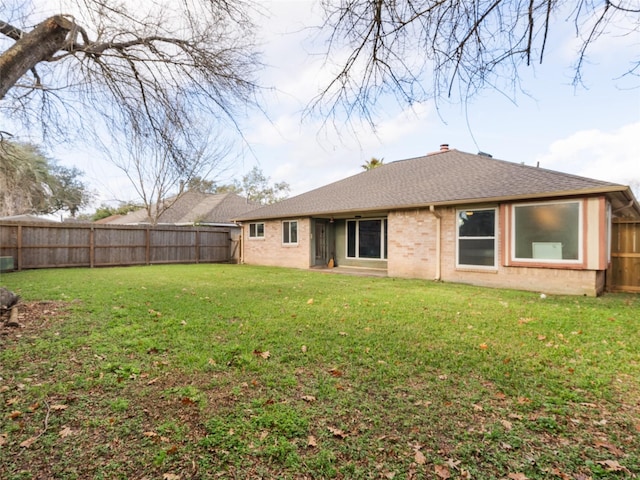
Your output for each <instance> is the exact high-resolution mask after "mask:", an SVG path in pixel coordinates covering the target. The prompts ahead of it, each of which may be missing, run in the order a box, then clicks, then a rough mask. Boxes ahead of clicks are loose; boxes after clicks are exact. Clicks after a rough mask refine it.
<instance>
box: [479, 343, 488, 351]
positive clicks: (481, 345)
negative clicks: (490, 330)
mask: <svg viewBox="0 0 640 480" xmlns="http://www.w3.org/2000/svg"><path fill="white" fill-rule="evenodd" d="M479 347H480V349H481V350H486V349H487V348H489V345H487V344H486V343H481V344H480V345H479Z"/></svg>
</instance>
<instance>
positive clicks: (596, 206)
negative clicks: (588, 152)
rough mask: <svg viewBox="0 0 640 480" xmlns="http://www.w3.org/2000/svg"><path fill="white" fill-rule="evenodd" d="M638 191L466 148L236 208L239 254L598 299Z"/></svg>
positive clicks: (254, 260)
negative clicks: (616, 229) (622, 220)
mask: <svg viewBox="0 0 640 480" xmlns="http://www.w3.org/2000/svg"><path fill="white" fill-rule="evenodd" d="M614 217H626V218H640V205H639V204H638V202H637V200H636V199H635V197H634V196H633V193H632V192H631V190H630V189H629V187H627V186H624V185H618V184H614V183H609V182H604V181H600V180H593V179H589V178H583V177H578V176H575V175H569V174H565V173H560V172H555V171H551V170H546V169H542V168H536V167H530V166H526V165H522V164H517V163H511V162H506V161H502V160H497V159H494V158H491V157H490V156H488V155H486V154H478V155H474V154H469V153H464V152H461V151H458V150H453V149H449V148H448V146H447V145H443V146H441V149H440V151H439V152H436V153H433V154H430V155H426V156H423V157H418V158H413V159H409V160H401V161H396V162H392V163H388V164H384V165H382V166H380V167H378V168H374V169H371V170H369V171H365V172H362V173H360V174H358V175H354V176H352V177H349V178H346V179H344V180H340V181H338V182H335V183H331V184H329V185H326V186H324V187H320V188H318V189H315V190H312V191H310V192H307V193H305V194H302V195H298V196H296V197H292V198H289V199H287V200H284V201H282V202H279V203H276V204H273V205H268V206H266V207H263V208H259V209H256V210H252V211H250V212H248V213H246V214H243V215H241V216H238V217H237V218H236V220H238V221H240V222H242V226H243V238H244V241H243V251H242V261H243V262H244V263H248V264H256V265H280V266H286V267H294V268H310V267H314V266H325V267H326V266H328V265H340V266H343V267H346V266H350V267H359V268H362V269H375V271H378V272H380V271H382V272H386V274H387V275H389V276H392V277H405V278H423V279H433V280H442V281H448V282H460V283H469V284H475V285H483V286H493V287H506V288H515V289H524V290H532V291H542V292H550V293H557V294H579V295H597V294H599V293H601V292H602V291H603V290H604V287H605V282H606V270H607V267H608V265H609V263H610V260H611V259H610V252H611V247H610V238H611V237H610V235H611V224H612V219H613V218H614Z"/></svg>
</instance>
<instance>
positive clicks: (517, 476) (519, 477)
mask: <svg viewBox="0 0 640 480" xmlns="http://www.w3.org/2000/svg"><path fill="white" fill-rule="evenodd" d="M507 478H510V479H511V480H529V479H528V478H527V476H526V475H525V474H524V473H520V472H518V473H510V474H509V475H507Z"/></svg>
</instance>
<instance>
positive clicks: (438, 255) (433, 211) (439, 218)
mask: <svg viewBox="0 0 640 480" xmlns="http://www.w3.org/2000/svg"><path fill="white" fill-rule="evenodd" d="M429 211H430V212H431V214H432V215H433V216H434V217H435V219H436V275H435V278H434V280H436V281H438V280H440V277H441V274H440V262H441V256H442V253H441V251H440V244H441V240H440V226H441V223H442V216H441V215H440V213H438V212H436V207H434V206H433V205H429Z"/></svg>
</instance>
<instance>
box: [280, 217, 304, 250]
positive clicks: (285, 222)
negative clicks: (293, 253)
mask: <svg viewBox="0 0 640 480" xmlns="http://www.w3.org/2000/svg"><path fill="white" fill-rule="evenodd" d="M294 223H295V225H296V229H295V230H296V241H295V242H292V241H291V225H292V224H294ZM298 223H299V222H298V220H283V221H282V244H283V245H297V244H298V236H299V234H300V230H299V229H298ZM285 228H286V229H287V234H288V241H285V238H284V233H285Z"/></svg>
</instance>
